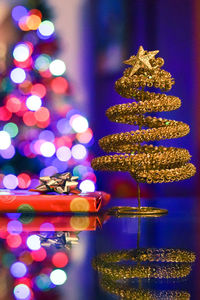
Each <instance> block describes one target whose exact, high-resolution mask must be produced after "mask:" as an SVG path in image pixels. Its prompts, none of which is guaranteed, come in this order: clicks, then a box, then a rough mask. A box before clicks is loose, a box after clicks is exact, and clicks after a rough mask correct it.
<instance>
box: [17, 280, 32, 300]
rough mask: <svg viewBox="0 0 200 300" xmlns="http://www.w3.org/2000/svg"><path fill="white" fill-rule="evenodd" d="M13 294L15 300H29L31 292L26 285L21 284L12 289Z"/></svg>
mask: <svg viewBox="0 0 200 300" xmlns="http://www.w3.org/2000/svg"><path fill="white" fill-rule="evenodd" d="M13 293H14V296H15V298H16V299H19V300H20V299H22V300H25V299H29V297H30V294H31V291H30V288H29V287H28V286H27V285H26V284H23V283H21V284H18V285H16V286H15V287H14V290H13Z"/></svg>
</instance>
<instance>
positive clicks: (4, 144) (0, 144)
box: [0, 130, 11, 150]
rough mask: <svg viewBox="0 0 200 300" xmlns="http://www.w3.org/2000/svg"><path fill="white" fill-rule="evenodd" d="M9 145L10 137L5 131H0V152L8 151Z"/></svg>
mask: <svg viewBox="0 0 200 300" xmlns="http://www.w3.org/2000/svg"><path fill="white" fill-rule="evenodd" d="M10 145H11V139H10V135H9V134H8V132H7V131H4V130H2V131H0V150H5V149H8V147H10Z"/></svg>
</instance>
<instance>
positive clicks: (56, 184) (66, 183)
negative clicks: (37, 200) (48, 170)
mask: <svg viewBox="0 0 200 300" xmlns="http://www.w3.org/2000/svg"><path fill="white" fill-rule="evenodd" d="M77 180H78V176H72V175H71V173H70V172H66V173H63V174H54V175H53V176H44V177H40V182H41V184H40V185H39V186H37V187H36V190H37V191H38V192H56V193H59V194H69V193H73V194H79V193H80V190H79V189H78V188H77V185H78V182H77Z"/></svg>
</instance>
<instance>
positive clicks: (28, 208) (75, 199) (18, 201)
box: [0, 190, 110, 213]
mask: <svg viewBox="0 0 200 300" xmlns="http://www.w3.org/2000/svg"><path fill="white" fill-rule="evenodd" d="M109 200H110V195H109V194H107V193H104V192H90V193H86V194H78V195H63V194H61V195H60V194H56V195H52V194H50V195H44V194H42V195H41V194H40V193H38V192H30V191H17V190H14V191H10V190H1V191H0V212H28V213H32V212H71V213H87V212H98V211H99V209H100V208H101V207H102V206H104V205H105V204H107V203H108V202H109Z"/></svg>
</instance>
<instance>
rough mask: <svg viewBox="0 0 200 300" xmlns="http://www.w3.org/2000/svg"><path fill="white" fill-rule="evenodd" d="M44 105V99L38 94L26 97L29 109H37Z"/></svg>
mask: <svg viewBox="0 0 200 300" xmlns="http://www.w3.org/2000/svg"><path fill="white" fill-rule="evenodd" d="M41 105H42V100H41V99H40V97H38V96H36V95H32V96H30V97H28V98H27V99H26V106H27V107H28V109H29V110H32V111H37V110H38V109H39V108H40V107H41Z"/></svg>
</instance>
